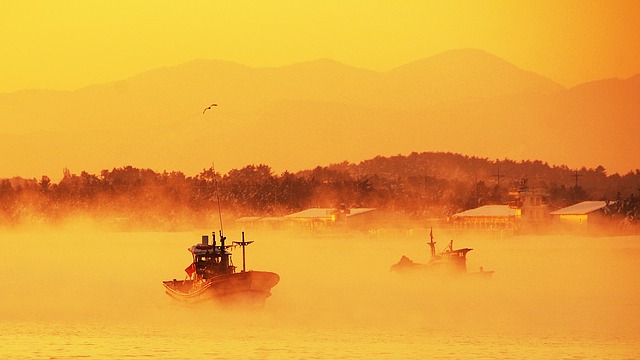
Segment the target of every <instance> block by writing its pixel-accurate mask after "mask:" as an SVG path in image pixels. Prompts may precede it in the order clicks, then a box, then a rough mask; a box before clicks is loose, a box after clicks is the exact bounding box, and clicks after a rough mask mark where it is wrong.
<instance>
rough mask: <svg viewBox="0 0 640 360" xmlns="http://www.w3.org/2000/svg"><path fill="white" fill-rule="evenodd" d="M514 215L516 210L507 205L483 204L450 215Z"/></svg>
mask: <svg viewBox="0 0 640 360" xmlns="http://www.w3.org/2000/svg"><path fill="white" fill-rule="evenodd" d="M515 215H516V210H515V209H512V208H511V207H509V205H484V206H480V207H477V208H475V209H470V210H467V211H463V212H460V213H457V214H454V215H452V217H512V216H515Z"/></svg>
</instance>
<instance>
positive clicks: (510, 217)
mask: <svg viewBox="0 0 640 360" xmlns="http://www.w3.org/2000/svg"><path fill="white" fill-rule="evenodd" d="M517 216H518V209H515V208H513V207H511V206H509V205H484V206H480V207H477V208H475V209H470V210H466V211H463V212H459V213H457V214H454V215H452V216H451V218H450V221H451V223H452V224H453V227H454V229H486V230H492V229H508V230H509V229H510V230H513V229H514V228H515V224H516V217H517Z"/></svg>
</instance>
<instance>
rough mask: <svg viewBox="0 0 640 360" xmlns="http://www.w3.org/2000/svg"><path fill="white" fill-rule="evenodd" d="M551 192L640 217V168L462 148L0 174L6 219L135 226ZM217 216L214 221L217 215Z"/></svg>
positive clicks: (468, 203) (633, 219)
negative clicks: (278, 169) (181, 167)
mask: <svg viewBox="0 0 640 360" xmlns="http://www.w3.org/2000/svg"><path fill="white" fill-rule="evenodd" d="M523 180H524V181H525V182H526V183H527V185H528V186H529V187H531V188H535V189H536V190H539V191H542V192H543V193H544V194H546V199H545V200H546V202H547V203H548V204H549V205H550V207H551V208H552V209H554V208H561V207H564V206H568V205H571V204H574V203H577V202H580V201H584V200H609V201H611V204H612V205H611V206H610V207H609V210H610V213H609V215H610V216H611V217H612V218H615V220H616V221H619V222H621V223H624V224H625V226H629V225H631V226H637V224H638V222H639V221H638V218H639V217H640V211H639V209H640V170H635V172H629V173H628V174H624V175H619V174H613V175H607V174H606V170H605V169H604V168H603V167H602V166H599V167H597V168H595V169H586V168H581V169H570V168H568V167H566V166H551V165H549V164H547V163H543V162H541V161H513V160H509V159H503V160H498V159H496V160H489V159H487V158H478V157H469V156H463V155H460V154H453V153H437V152H425V153H412V154H410V155H406V156H405V155H397V156H391V157H383V156H378V157H375V158H373V159H370V160H365V161H362V162H360V163H358V164H354V163H349V162H346V161H345V162H342V163H337V164H331V165H329V166H325V167H321V166H318V167H316V168H314V169H309V170H304V171H300V172H297V173H291V172H288V171H285V172H284V173H281V174H275V173H274V172H273V170H272V169H271V168H270V167H269V166H268V165H264V164H261V165H247V166H245V167H243V168H241V169H233V170H230V171H229V172H228V173H226V174H220V173H218V172H215V171H214V169H213V168H209V169H203V170H202V171H201V172H200V173H199V174H197V175H195V176H186V175H185V174H184V173H182V172H179V171H172V172H167V171H164V172H155V171H153V170H150V169H140V168H135V167H132V166H125V167H121V168H114V169H112V170H102V171H101V172H100V174H90V173H87V172H86V171H82V172H81V173H80V174H79V175H77V174H72V173H71V172H70V171H69V170H68V169H64V171H63V177H62V179H61V180H60V181H59V182H58V183H54V182H52V181H51V179H50V178H49V177H48V176H42V178H41V179H39V180H38V179H22V178H13V179H3V180H1V181H0V224H1V225H2V226H4V227H12V226H20V225H30V224H39V223H45V224H56V223H64V222H65V221H66V220H68V219H71V218H78V217H81V218H88V219H91V220H93V221H96V222H99V223H104V224H107V225H108V224H112V223H113V224H118V223H120V222H122V223H126V224H128V226H134V227H136V228H148V229H158V230H167V229H179V228H184V227H189V226H210V225H211V223H212V221H214V220H215V219H216V218H217V216H218V207H220V208H221V209H222V210H223V213H224V214H225V217H227V218H231V219H233V218H236V217H240V216H282V215H286V214H289V213H292V212H296V211H300V210H303V209H305V208H309V207H338V206H346V207H352V208H354V207H367V208H379V209H384V210H387V211H390V212H394V213H397V214H399V215H402V216H404V217H406V218H408V219H411V220H416V221H420V219H425V218H446V217H448V216H450V215H452V214H455V213H457V212H460V211H464V210H467V209H470V208H474V207H477V206H482V205H487V204H507V203H509V202H510V201H512V200H513V196H514V193H513V189H515V188H517V186H519V184H521V183H522V182H523ZM214 223H215V222H214Z"/></svg>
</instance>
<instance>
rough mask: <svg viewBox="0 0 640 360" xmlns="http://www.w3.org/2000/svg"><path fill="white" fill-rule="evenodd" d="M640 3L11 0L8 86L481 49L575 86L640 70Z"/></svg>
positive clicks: (364, 61)
mask: <svg viewBox="0 0 640 360" xmlns="http://www.w3.org/2000/svg"><path fill="white" fill-rule="evenodd" d="M639 23H640V1H626V0H625V1H622V0H616V1H527V2H523V1H455V2H452V1H439V2H430V1H423V0H416V1H375V2H366V1H344V0H340V1H333V0H325V1H317V2H307V1H284V0H280V1H244V0H235V1H210V0H207V1H188V2H176V1H161V0H156V1H122V0H115V1H101V2H95V1H91V2H89V1H85V0H60V1H31V0H27V1H17V0H13V1H5V2H3V6H2V11H1V12H0V38H1V39H2V47H1V48H0V49H1V53H2V57H1V60H0V61H1V62H2V66H0V79H2V81H0V92H11V91H16V90H21V89H29V88H45V89H76V88H79V87H82V86H86V85H90V84H94V83H101V82H108V81H114V80H120V79H123V78H127V77H130V76H132V75H134V74H137V73H140V72H143V71H146V70H150V69H153V68H156V67H161V66H167V65H175V64H179V63H183V62H187V61H190V60H193V59H198V58H200V59H223V60H230V61H234V62H238V63H242V64H246V65H250V66H256V67H262V66H281V65H288V64H291V63H296V62H301V61H307V60H312V59H317V58H332V59H335V60H338V61H340V62H343V63H346V64H349V65H353V66H357V67H363V68H368V69H373V70H388V69H391V68H393V67H395V66H398V65H401V64H404V63H407V62H410V61H413V60H416V59H420V58H424V57H427V56H430V55H434V54H437V53H439V52H442V51H446V50H450V49H458V48H479V49H483V50H486V51H488V52H490V53H492V54H494V55H497V56H499V57H502V58H504V59H505V60H507V61H509V62H512V63H513V64H515V65H517V66H519V67H521V68H523V69H525V70H530V71H534V72H537V73H540V74H542V75H545V76H547V77H549V78H551V79H552V80H554V81H556V82H558V83H560V84H562V85H564V86H573V85H575V84H578V83H581V82H585V81H590V80H596V79H602V78H608V77H620V78H626V77H629V76H631V75H634V74H636V73H638V72H640V31H639V28H640V26H638V25H636V24H639Z"/></svg>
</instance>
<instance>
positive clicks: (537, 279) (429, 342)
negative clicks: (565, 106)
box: [0, 229, 640, 359]
mask: <svg viewBox="0 0 640 360" xmlns="http://www.w3.org/2000/svg"><path fill="white" fill-rule="evenodd" d="M202 233H206V231H203V232H202ZM200 234H201V233H200V232H194V233H106V232H105V233H99V232H98V233H95V232H91V231H84V230H79V229H73V230H67V231H55V232H42V233H35V232H31V233H3V234H0V245H1V246H2V254H0V273H1V274H2V276H3V283H4V284H5V292H4V296H3V299H2V307H1V308H0V358H2V359H29V358H33V359H72V358H90V359H106V358H110V359H114V358H115V359H123V358H131V359H143V358H144V359H230V358H239V359H418V358H421V359H422V358H430V359H438V358H446V359H551V358H553V359H603V358H608V359H634V358H637V357H638V356H639V355H640V281H639V280H640V275H639V274H640V237H637V236H636V237H610V238H602V237H600V238H590V237H584V238H582V237H560V236H549V237H515V238H513V237H512V238H499V237H497V238H496V237H494V238H488V237H487V238H483V237H472V236H464V235H460V234H458V235H459V236H458V235H457V236H456V243H455V245H456V247H473V248H474V250H473V251H472V252H470V253H469V256H468V257H469V268H470V269H475V268H477V267H478V266H484V268H485V269H491V270H495V271H496V273H495V274H494V278H493V279H492V280H491V281H489V282H484V281H481V282H473V281H464V280H463V281H448V280H447V279H441V278H436V279H432V278H429V279H425V278H423V277H398V276H397V275H395V274H391V273H390V272H389V271H388V269H389V266H390V265H391V264H393V263H395V262H397V261H398V260H399V258H400V256H401V255H407V256H409V257H410V258H412V259H413V260H415V261H426V260H427V258H428V255H427V247H426V239H425V237H424V235H425V234H417V235H415V236H408V237H403V238H400V237H397V238H392V239H380V238H370V237H366V236H362V237H358V236H355V237H354V236H350V237H335V238H314V237H308V236H307V237H305V236H292V235H285V234H281V233H261V234H248V240H256V243H254V244H253V245H252V246H250V247H249V248H248V249H247V251H248V253H247V259H248V264H247V266H248V268H252V269H256V270H258V269H260V270H272V271H276V272H278V273H279V274H280V276H281V282H280V284H278V285H277V286H276V287H275V288H274V289H273V296H272V297H271V298H269V299H268V300H267V306H266V307H265V309H263V310H261V311H251V312H247V311H243V310H241V309H237V310H235V309H232V310H231V311H227V312H221V311H219V310H217V309H215V307H211V306H199V307H186V306H183V305H181V304H179V303H176V302H175V301H173V300H172V299H170V298H169V297H168V296H166V295H165V294H164V293H163V289H162V285H161V281H162V280H164V279H170V278H174V277H181V276H184V273H183V269H184V268H185V267H186V266H187V265H188V264H189V262H190V255H189V253H188V252H187V251H186V248H187V247H188V246H190V245H191V244H193V243H195V242H198V241H199V238H200ZM227 235H228V236H229V237H230V238H232V237H233V236H234V233H233V232H231V231H227ZM238 235H239V233H238ZM252 235H255V237H254V236H252ZM446 236H447V235H446V234H442V235H441V237H439V234H436V238H437V240H438V241H439V246H440V245H441V244H442V245H444V244H446V243H447V242H448V240H449V238H448V237H446ZM238 261H240V260H239V258H237V259H236V262H238ZM236 265H240V264H239V263H236Z"/></svg>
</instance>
